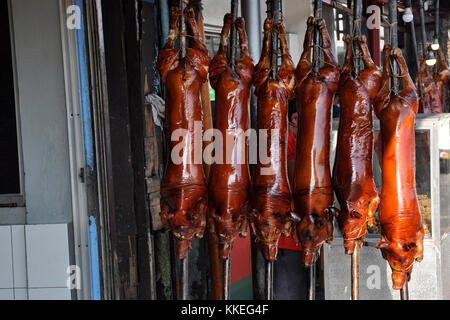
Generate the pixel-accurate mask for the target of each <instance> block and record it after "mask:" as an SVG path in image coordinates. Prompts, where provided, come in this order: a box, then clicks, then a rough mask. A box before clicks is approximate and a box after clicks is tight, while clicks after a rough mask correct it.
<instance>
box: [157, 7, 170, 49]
mask: <svg viewBox="0 0 450 320" xmlns="http://www.w3.org/2000/svg"><path fill="white" fill-rule="evenodd" d="M168 1H169V0H160V1H159V16H160V19H161V48H162V47H164V45H165V44H166V40H167V37H168V35H169V4H168Z"/></svg>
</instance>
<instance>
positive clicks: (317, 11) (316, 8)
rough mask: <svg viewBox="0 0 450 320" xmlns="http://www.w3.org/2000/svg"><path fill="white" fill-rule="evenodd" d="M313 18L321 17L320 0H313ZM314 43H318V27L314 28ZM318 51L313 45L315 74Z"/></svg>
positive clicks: (318, 63)
mask: <svg viewBox="0 0 450 320" xmlns="http://www.w3.org/2000/svg"><path fill="white" fill-rule="evenodd" d="M314 18H315V19H316V20H318V19H322V0H314ZM313 41H314V44H315V45H320V32H319V30H318V28H314V40H313ZM319 57H320V51H319V48H318V47H316V46H314V47H313V71H314V73H315V74H316V75H317V74H319V70H320V61H319Z"/></svg>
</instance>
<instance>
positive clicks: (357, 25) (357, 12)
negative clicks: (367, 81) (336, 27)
mask: <svg viewBox="0 0 450 320" xmlns="http://www.w3.org/2000/svg"><path fill="white" fill-rule="evenodd" d="M361 16H362V0H354V4H353V30H354V33H353V37H358V36H360V35H361ZM353 48H354V54H355V57H354V65H353V77H355V78H356V77H359V71H360V61H361V59H360V58H359V56H360V55H361V48H360V46H359V42H358V41H356V40H353Z"/></svg>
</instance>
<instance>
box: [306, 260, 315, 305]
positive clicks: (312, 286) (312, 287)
mask: <svg viewBox="0 0 450 320" xmlns="http://www.w3.org/2000/svg"><path fill="white" fill-rule="evenodd" d="M313 261H314V262H313V264H312V265H311V267H309V283H308V300H316V254H315V253H314V257H313Z"/></svg>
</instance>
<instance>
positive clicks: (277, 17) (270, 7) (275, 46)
mask: <svg viewBox="0 0 450 320" xmlns="http://www.w3.org/2000/svg"><path fill="white" fill-rule="evenodd" d="M267 15H268V16H269V17H271V18H273V25H274V26H275V25H276V24H277V23H279V22H281V21H283V17H282V3H281V0H268V1H267ZM279 51H280V39H279V35H278V33H276V32H273V33H272V50H271V51H270V52H271V60H270V61H271V69H272V76H273V77H274V78H275V79H277V74H278V68H279V67H280V66H281V63H280V60H281V54H280V52H279Z"/></svg>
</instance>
